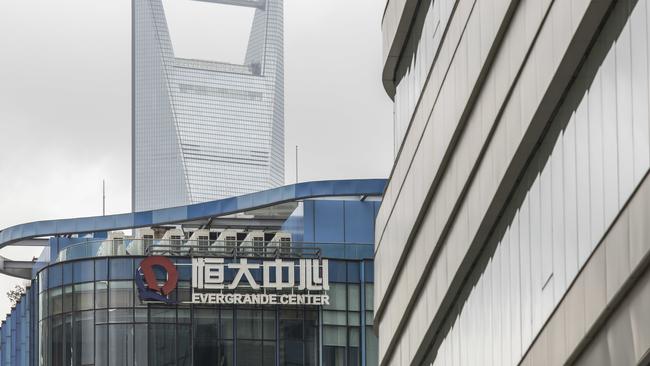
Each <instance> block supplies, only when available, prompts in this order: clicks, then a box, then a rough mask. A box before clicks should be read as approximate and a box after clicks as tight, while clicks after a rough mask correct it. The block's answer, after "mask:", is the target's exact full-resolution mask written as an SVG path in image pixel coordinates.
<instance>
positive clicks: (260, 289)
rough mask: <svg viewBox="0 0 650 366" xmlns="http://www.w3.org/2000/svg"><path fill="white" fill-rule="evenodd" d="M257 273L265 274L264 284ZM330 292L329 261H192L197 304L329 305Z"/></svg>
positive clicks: (212, 259)
mask: <svg viewBox="0 0 650 366" xmlns="http://www.w3.org/2000/svg"><path fill="white" fill-rule="evenodd" d="M254 273H257V274H258V276H257V278H260V274H261V281H259V282H258V280H256V279H255V277H256V276H255V275H254ZM226 278H232V280H231V281H227V280H226ZM238 290H246V292H245V293H242V292H241V291H238ZM328 290H329V264H328V261H327V259H324V260H318V259H300V260H298V261H293V260H283V259H275V260H266V261H262V262H261V263H249V262H248V259H246V258H242V259H239V260H238V261H235V262H232V263H225V261H224V259H223V258H192V302H193V303H202V304H206V303H207V304H261V305H265V304H268V305H276V304H280V305H328V304H329V296H328V295H327V294H326V291H328Z"/></svg>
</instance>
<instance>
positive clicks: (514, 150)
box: [374, 0, 650, 366]
mask: <svg viewBox="0 0 650 366" xmlns="http://www.w3.org/2000/svg"><path fill="white" fill-rule="evenodd" d="M649 20H650V4H648V1H647V0H638V1H636V0H620V1H611V0H602V1H588V0H556V1H551V0H521V1H516V0H458V1H455V0H440V1H431V0H426V1H416V0H388V1H387V4H386V10H385V13H384V15H383V21H382V32H383V42H384V54H383V61H384V70H383V82H384V85H385V89H386V91H387V93H388V94H389V96H390V97H391V98H393V100H394V106H395V108H394V110H395V132H396V138H395V146H396V156H395V160H394V166H393V170H392V173H391V176H390V180H389V182H388V185H387V188H386V193H385V195H384V197H383V200H382V205H381V208H380V210H379V213H378V216H377V222H376V232H375V241H376V248H375V289H374V294H375V299H374V305H375V308H374V309H375V320H374V322H375V328H376V329H377V331H378V337H379V364H380V365H402V366H405V365H435V366H438V365H494V366H497V365H498V366H503V365H564V364H571V365H636V364H648V362H650V360H649V359H648V354H649V352H648V350H649V349H650V316H649V315H648V304H650V302H649V299H650V277H649V276H650V274H648V271H647V268H648V259H649V256H648V253H649V251H650V240H649V239H650V225H649V223H650V209H649V207H650V181H648V180H647V176H648V169H649V167H650V134H649V130H650V129H649V127H648V124H649V122H650V121H649V112H648V107H649V87H648V85H649V84H648V77H649V71H648V70H649V66H650V64H649V56H648V51H649V50H650V37H649V36H648V32H649V31H650V29H649V26H648V24H649Z"/></svg>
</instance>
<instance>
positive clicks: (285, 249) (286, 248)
mask: <svg viewBox="0 0 650 366" xmlns="http://www.w3.org/2000/svg"><path fill="white" fill-rule="evenodd" d="M266 246H267V248H268V247H271V248H276V249H277V252H276V253H278V254H280V255H281V256H288V255H290V254H291V234H290V233H287V232H282V231H280V232H277V233H276V234H275V236H273V239H271V242H270V243H268V244H267V245H266ZM269 254H271V253H269Z"/></svg>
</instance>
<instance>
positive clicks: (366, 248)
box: [56, 238, 373, 262]
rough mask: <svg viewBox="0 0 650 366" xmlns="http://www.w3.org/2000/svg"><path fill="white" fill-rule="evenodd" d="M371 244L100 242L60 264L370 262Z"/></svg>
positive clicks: (65, 252) (62, 255)
mask: <svg viewBox="0 0 650 366" xmlns="http://www.w3.org/2000/svg"><path fill="white" fill-rule="evenodd" d="M372 253H373V244H372V243H323V242H318V243H315V242H296V241H291V242H273V241H241V240H200V239H199V240H189V239H131V238H124V239H100V240H92V241H85V242H82V243H78V244H73V245H70V246H68V247H65V248H63V249H62V250H60V251H59V254H58V256H57V258H56V261H57V262H63V261H69V260H75V259H83V258H93V257H111V256H150V255H168V256H188V257H192V256H196V257H225V258H267V259H268V258H321V257H326V258H340V259H362V258H371V257H372Z"/></svg>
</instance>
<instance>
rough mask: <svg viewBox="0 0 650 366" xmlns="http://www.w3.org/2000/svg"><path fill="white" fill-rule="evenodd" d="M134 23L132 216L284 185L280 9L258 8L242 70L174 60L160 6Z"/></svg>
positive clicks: (276, 1) (272, 4)
mask: <svg viewBox="0 0 650 366" xmlns="http://www.w3.org/2000/svg"><path fill="white" fill-rule="evenodd" d="M133 16H134V41H135V49H134V67H135V72H134V84H133V87H134V91H133V93H134V126H133V128H134V159H133V160H134V162H133V163H134V167H135V168H134V181H135V184H134V197H135V209H136V210H137V211H141V210H149V209H154V208H161V207H173V206H178V205H185V204H190V203H198V202H205V201H210V200H215V199H220V198H225V197H231V196H238V195H242V194H246V193H250V192H255V191H260V190H264V189H268V188H272V187H275V186H279V185H281V184H283V183H284V61H283V60H284V42H283V24H284V21H283V1H282V0H272V1H267V2H266V5H265V8H264V9H256V10H255V16H254V19H253V24H252V29H251V37H250V40H249V44H248V48H247V53H246V60H245V64H244V65H227V64H222V63H218V62H213V61H203V60H187V59H178V58H176V57H175V56H174V50H173V47H172V43H171V39H170V36H169V31H168V29H167V23H166V17H165V10H164V8H163V5H162V2H161V1H160V0H136V1H134V15H133Z"/></svg>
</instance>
